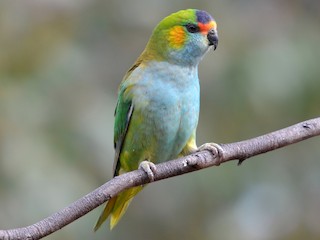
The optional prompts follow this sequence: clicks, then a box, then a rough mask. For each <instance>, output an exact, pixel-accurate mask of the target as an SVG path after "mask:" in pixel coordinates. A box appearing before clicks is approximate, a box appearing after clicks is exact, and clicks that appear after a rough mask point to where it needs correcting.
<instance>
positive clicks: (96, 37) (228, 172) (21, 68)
mask: <svg viewBox="0 0 320 240" xmlns="http://www.w3.org/2000/svg"><path fill="white" fill-rule="evenodd" d="M185 8H199V9H205V10H207V11H208V12H210V13H212V14H213V15H214V17H215V18H216V20H217V22H218V27H219V36H220V42H219V48H218V50H217V51H216V52H210V53H208V55H207V56H206V58H205V59H204V60H203V62H202V63H201V65H200V71H199V74H200V79H201V88H202V92H201V98H202V100H201V115H200V123H199V128H198V144H201V143H203V142H209V141H215V142H234V141H239V140H242V139H247V138H250V137H254V136H258V135H261V134H264V133H266V132H270V131H273V130H276V129H279V128H282V127H286V126H288V125H291V124H294V123H297V122H299V121H303V120H306V119H308V118H312V117H316V116H319V113H320V108H319V103H320V94H319V90H320V67H319V62H320V48H319V42H320V30H319V25H320V1H318V0H290V1H289V0H281V1H276V0H268V1H265V0H264V1H262V0H258V1H253V0H239V1H225V0H216V1H209V0H200V1H191V0H187V1H181V0H180V1H160V0H154V1H142V0H136V1H129V0H121V1H115V0H108V1H102V0H93V1H85V0H68V1H64V0H27V1H23V0H3V1H0V48H1V51H0V52H1V54H0V213H1V214H0V228H1V229H6V228H13V227H19V226H25V225H29V224H32V223H34V222H36V221H38V220H40V219H42V218H44V217H46V216H48V215H49V214H51V213H53V212H55V211H57V210H59V209H61V208H62V207H64V206H66V205H67V204H69V203H71V202H73V201H74V200H76V199H78V198H79V197H81V196H83V195H84V194H86V193H88V192H90V191H92V190H93V189H95V188H96V187H98V186H99V185H101V184H102V183H104V182H105V181H107V180H108V179H110V178H111V176H112V172H111V171H112V164H113V147H112V145H113V144H112V138H113V111H114V106H115V102H116V91H117V86H118V84H119V82H120V81H121V79H122V76H123V75H124V74H125V72H126V70H127V69H128V68H129V67H130V65H131V64H132V63H133V62H134V60H135V58H136V57H137V56H138V55H139V53H140V52H141V51H142V50H143V48H144V46H145V44H146V42H147V40H148V37H149V35H150V33H151V31H152V29H153V28H154V26H155V25H156V24H157V23H158V22H159V21H160V20H161V19H162V18H163V17H165V16H166V15H168V14H170V13H171V12H175V11H177V10H179V9H185ZM319 144H320V140H319V139H316V138H315V139H312V140H308V141H305V142H303V143H299V144H296V145H293V146H290V147H287V148H285V149H281V150H278V151H274V152H272V153H268V154H265V155H263V156H258V157H255V158H254V159H252V160H248V161H247V162H245V163H244V164H243V165H242V166H241V167H237V166H236V164H235V163H229V164H224V165H222V166H221V167H218V168H211V169H207V170H203V171H200V172H197V173H193V174H188V175H185V176H181V177H177V178H174V179H169V180H165V181H162V182H159V183H155V184H152V185H151V186H148V187H147V188H146V189H145V190H144V191H142V192H141V193H140V194H139V195H138V196H137V198H136V199H135V200H134V201H133V203H132V205H131V206H130V208H129V210H128V212H127V214H126V216H125V217H124V218H123V220H122V221H121V223H120V224H119V225H118V226H117V228H116V229H114V230H113V231H112V232H110V231H109V230H108V229H107V228H104V229H102V230H100V231H99V232H97V233H93V231H92V228H93V225H94V224H95V221H96V219H97V217H98V215H99V214H100V210H101V209H97V210H95V211H93V212H91V213H89V214H88V215H86V216H85V217H83V218H81V219H79V220H78V221H76V222H74V223H72V224H71V225H69V226H67V227H66V228H64V229H63V230H61V231H59V232H57V233H54V234H53V235H51V236H49V237H47V239H66V240H68V239H70V240H71V239H168V240H169V239H245V240H250V239H254V240H256V239H261V240H264V239H268V240H269V239H280V240H286V239H290V240H294V239H320V230H319V229H320V226H319V215H320V205H319V202H320V185H319V182H320V163H319V159H320V148H319Z"/></svg>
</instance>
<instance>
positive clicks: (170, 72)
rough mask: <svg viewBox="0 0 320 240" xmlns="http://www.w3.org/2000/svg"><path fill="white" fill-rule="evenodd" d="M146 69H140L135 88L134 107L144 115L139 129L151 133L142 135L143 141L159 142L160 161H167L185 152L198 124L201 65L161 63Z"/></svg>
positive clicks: (158, 154) (145, 143)
mask: <svg viewBox="0 0 320 240" xmlns="http://www.w3.org/2000/svg"><path fill="white" fill-rule="evenodd" d="M146 69H147V70H144V71H141V72H140V73H139V72H137V73H136V74H140V76H139V79H138V80H137V81H136V82H135V85H134V87H133V88H132V92H133V96H134V97H133V104H134V108H135V110H134V111H139V112H140V113H142V114H143V116H144V118H143V122H142V123H141V125H140V126H139V128H140V129H139V131H143V132H145V133H147V136H148V137H144V139H147V140H146V141H148V142H143V141H144V139H142V144H144V145H148V143H150V144H151V145H152V146H153V145H156V146H157V149H154V152H155V155H156V158H157V161H165V160H168V159H170V158H174V157H176V156H177V155H178V154H179V153H180V152H181V150H182V148H183V147H184V146H185V145H186V143H187V141H188V139H189V138H190V136H191V135H192V133H193V131H194V130H195V128H196V127H197V124H198V116H199V102H200V96H199V94H200V93H199V81H198V73H197V67H193V68H189V67H186V68H182V67H181V66H175V65H173V66H172V65H170V64H168V63H160V64H159V63H157V64H154V65H150V66H149V67H148V68H146ZM137 76H138V75H137ZM133 77H134V76H133ZM145 136H146V135H145Z"/></svg>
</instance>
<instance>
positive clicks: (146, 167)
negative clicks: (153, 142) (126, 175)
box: [139, 161, 157, 182]
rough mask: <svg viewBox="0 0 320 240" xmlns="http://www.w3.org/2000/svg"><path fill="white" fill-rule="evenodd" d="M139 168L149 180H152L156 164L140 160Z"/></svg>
mask: <svg viewBox="0 0 320 240" xmlns="http://www.w3.org/2000/svg"><path fill="white" fill-rule="evenodd" d="M139 169H140V170H142V171H144V172H145V173H146V174H147V175H148V178H149V181H150V182H153V181H154V174H155V173H156V170H157V168H156V165H155V164H154V163H152V162H149V161H142V162H141V163H140V165H139Z"/></svg>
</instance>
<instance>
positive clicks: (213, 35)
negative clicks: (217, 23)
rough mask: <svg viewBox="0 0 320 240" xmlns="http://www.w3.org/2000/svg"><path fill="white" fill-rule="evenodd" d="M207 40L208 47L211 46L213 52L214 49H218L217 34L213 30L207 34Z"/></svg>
mask: <svg viewBox="0 0 320 240" xmlns="http://www.w3.org/2000/svg"><path fill="white" fill-rule="evenodd" d="M207 38H208V40H209V46H213V50H216V48H217V47H218V41H219V39H218V32H217V31H216V30H214V29H211V30H210V31H209V32H208V35H207Z"/></svg>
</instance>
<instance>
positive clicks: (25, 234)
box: [0, 117, 320, 240]
mask: <svg viewBox="0 0 320 240" xmlns="http://www.w3.org/2000/svg"><path fill="white" fill-rule="evenodd" d="M318 135H320V117H319V118H314V119H310V120H307V121H304V122H301V123H298V124H295V125H292V126H290V127H287V128H284V129H281V130H278V131H275V132H272V133H268V134H265V135H262V136H259V137H256V138H252V139H249V140H245V141H241V142H235V143H229V144H222V145H221V150H222V151H219V154H214V153H211V152H209V151H202V152H197V153H194V154H191V155H189V156H186V157H182V158H179V159H176V160H172V161H168V162H164V163H160V164H157V165H156V167H157V170H156V173H155V176H154V177H155V178H154V180H155V181H159V180H161V179H165V178H169V177H174V176H177V175H181V174H184V173H189V172H193V171H196V170H200V169H203V168H207V167H211V166H215V165H219V164H220V163H223V162H227V161H231V160H238V161H239V163H241V162H242V161H244V160H245V159H247V158H250V157H252V156H255V155H258V154H262V153H265V152H269V151H272V150H275V149H278V148H281V147H285V146H288V145H290V144H293V143H296V142H300V141H303V140H305V139H308V138H311V137H315V136H318ZM217 153H218V152H217ZM146 183H149V179H148V177H147V175H146V174H145V172H143V171H142V170H135V171H132V172H129V173H126V174H122V175H121V176H117V177H115V178H113V179H111V180H110V181H108V182H107V183H105V184H104V185H102V186H101V187H99V188H97V189H96V190H94V191H93V192H91V193H89V194H87V195H86V196H84V197H82V198H80V199H79V200H77V201H75V202H74V203H72V204H71V205H69V206H67V207H66V208H64V209H62V210H60V211H58V212H56V213H54V214H53V215H51V216H49V217H47V218H45V219H43V220H41V221H39V222H37V223H35V224H33V225H30V226H27V227H23V228H16V229H10V230H0V240H15V239H19V240H24V239H33V240H35V239H40V238H42V237H45V236H47V235H49V234H51V233H53V232H55V231H57V230H59V229H61V228H63V227H64V226H66V225H68V224H70V223H71V222H73V221H75V220H76V219H78V218H80V217H82V216H83V215H85V214H87V213H88V212H90V211H92V210H93V209H95V208H96V207H98V206H99V205H101V204H103V203H104V202H106V201H108V200H109V199H110V198H111V197H113V196H115V195H117V194H119V193H120V192H121V191H123V190H125V189H127V188H130V187H134V186H139V185H143V184H146Z"/></svg>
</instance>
